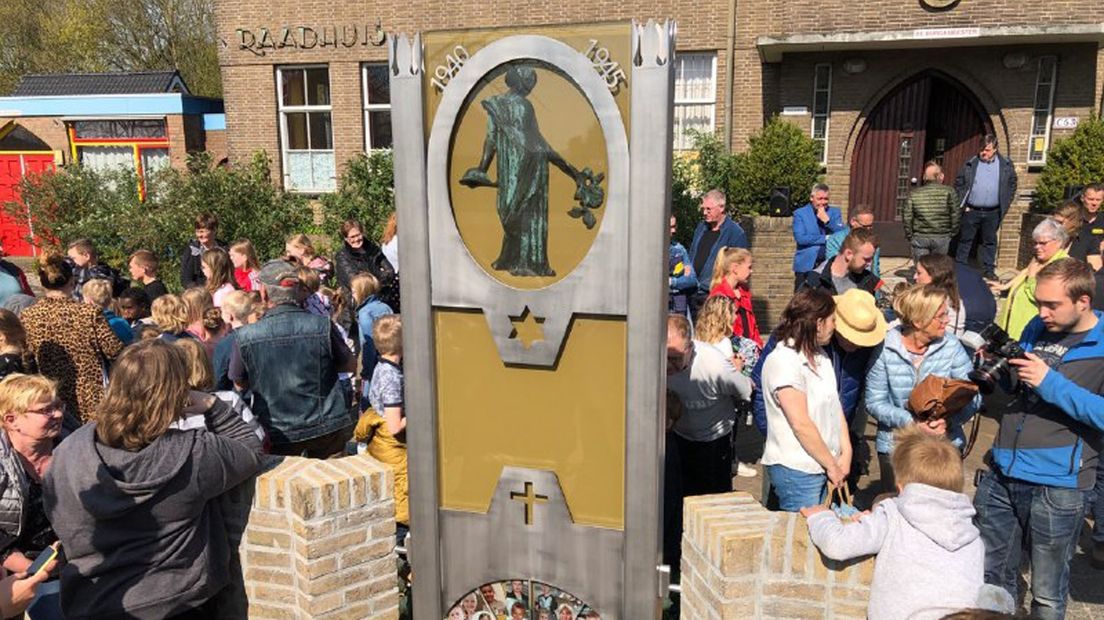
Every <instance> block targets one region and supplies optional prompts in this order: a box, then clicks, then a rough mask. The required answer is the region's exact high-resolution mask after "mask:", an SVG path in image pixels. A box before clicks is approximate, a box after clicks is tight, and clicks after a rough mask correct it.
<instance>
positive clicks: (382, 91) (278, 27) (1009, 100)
mask: <svg viewBox="0 0 1104 620" xmlns="http://www.w3.org/2000/svg"><path fill="white" fill-rule="evenodd" d="M941 7H942V8H941ZM648 17H671V18H674V19H676V20H677V21H678V24H679V37H678V46H679V51H680V53H681V56H682V58H683V60H680V65H679V67H678V68H677V69H678V71H679V77H678V82H679V84H678V85H677V86H676V91H677V92H676V103H677V104H679V106H680V107H679V109H678V110H677V111H676V118H677V119H681V120H678V121H677V122H680V123H685V126H686V127H697V128H711V129H713V130H715V131H717V132H720V133H722V134H724V133H726V132H727V135H728V136H729V138H730V140H731V145H732V147H733V148H734V149H737V150H739V149H741V148H744V147H745V146H746V139H747V137H748V136H749V135H751V134H753V133H755V132H756V131H758V130H759V129H760V128H761V127H762V126H763V123H764V121H765V120H766V119H769V118H770V117H771V116H773V115H776V114H778V115H782V117H783V118H785V119H787V120H789V121H791V122H794V123H796V124H797V125H798V126H800V127H802V128H803V129H804V130H805V131H807V132H809V133H810V135H815V136H817V137H822V139H823V141H824V145H825V148H824V174H825V179H826V180H827V182H828V183H829V184H831V185H832V187H833V194H832V197H833V200H832V201H833V203H835V204H839V205H840V206H842V207H844V208H845V209H846V208H847V207H848V206H849V205H850V204H851V203H852V202H875V203H877V204H872V206H875V207H876V209H877V210H878V219H879V220H880V222H882V228H883V229H884V230H891V229H892V228H894V227H893V222H894V218H895V215H896V212H897V204H896V202H897V200H899V199H900V198H901V196H903V194H904V193H906V192H907V190H908V187H909V183H908V182H909V181H911V179H912V178H913V177H917V176H919V166H921V165H922V163H923V161H924V160H925V159H930V158H935V159H939V160H943V159H944V156H945V155H946V161H945V162H944V163H946V164H947V167H948V170H947V177H948V181H947V182H950V181H951V180H952V179H953V177H954V172H955V171H954V170H952V169H950V168H957V166H958V165H960V163H961V161H962V160H963V157H964V155H963V153H966V152H968V151H972V150H973V149H974V148H975V147H974V143H975V142H976V141H977V140H979V139H980V135H981V132H986V131H992V132H994V133H995V134H996V135H997V136H998V138H999V139H1000V142H1001V148H1002V152H1003V153H1005V154H1006V155H1007V156H1009V157H1010V158H1011V159H1012V161H1013V162H1014V163H1015V164H1016V167H1017V171H1018V172H1019V176H1020V192H1019V195H1018V196H1017V200H1016V202H1015V204H1014V206H1013V211H1012V212H1011V213H1010V215H1009V216H1008V218H1007V219H1006V220H1005V225H1004V226H1003V227H1002V236H1001V251H1000V253H999V257H998V261H999V264H1000V266H1001V267H1004V268H1009V267H1012V266H1014V263H1015V262H1016V253H1017V252H1016V248H1017V244H1018V239H1019V237H1020V220H1021V215H1022V213H1023V211H1024V210H1025V209H1026V208H1027V205H1028V203H1029V199H1030V194H1031V189H1032V187H1033V186H1034V183H1035V177H1036V175H1037V172H1038V170H1039V169H1040V168H1041V166H1042V164H1043V162H1044V161H1045V153H1046V149H1047V148H1049V145H1050V144H1052V143H1053V141H1054V140H1056V139H1059V138H1061V137H1062V136H1063V135H1068V133H1069V132H1071V131H1072V127H1073V126H1074V125H1075V123H1076V122H1077V120H1078V119H1081V118H1085V117H1087V116H1088V115H1089V114H1091V113H1092V111H1093V110H1094V109H1100V108H1101V104H1102V96H1104V90H1102V89H1104V48H1102V47H1101V43H1102V42H1104V4H1101V3H1099V2H1095V1H1093V0H1069V1H1065V2H1047V1H1044V0H998V1H994V2H978V1H976V0H958V1H957V2H953V1H952V2H948V1H947V0H869V1H866V2H844V1H842V0H832V1H831V2H813V1H812V0H784V1H778V0H728V1H725V0H702V1H699V2H687V1H685V0H656V1H654V2H632V3H613V2H580V1H579V0H566V1H565V2H561V3H556V4H555V5H539V4H531V3H517V2H505V1H502V0H490V1H485V2H475V3H467V4H458V3H451V2H444V3H440V2H433V3H430V2H423V1H418V0H415V1H414V2H392V3H380V4H377V5H375V6H372V7H369V8H367V9H365V8H364V7H362V6H360V5H350V4H343V3H323V2H318V1H317V0H295V1H293V0H275V1H272V2H260V1H259V0H220V1H219V2H216V18H217V25H218V34H219V37H220V39H221V40H222V41H223V43H224V44H223V45H221V46H220V50H219V54H220V64H221V66H222V71H223V78H224V79H223V83H224V89H225V101H226V112H227V114H226V122H227V134H228V137H229V145H228V147H229V152H230V155H231V158H232V159H234V160H243V159H245V158H247V157H248V156H249V155H250V154H251V153H252V152H254V151H258V150H265V151H267V152H269V153H270V154H272V155H273V159H274V162H275V164H276V165H275V166H274V168H275V169H274V176H275V180H276V181H278V182H281V183H282V184H283V185H284V186H285V187H288V188H291V189H298V190H301V191H305V192H307V193H318V192H323V191H329V190H330V189H331V188H332V187H334V186H335V184H336V177H338V176H339V175H340V171H341V168H342V166H343V164H344V162H346V161H348V159H349V158H351V157H353V156H354V155H355V154H357V153H360V152H363V151H364V150H365V149H366V148H370V147H376V146H387V145H388V139H389V136H388V135H387V128H386V121H387V114H388V113H387V106H388V105H389V101H387V95H386V92H387V91H386V85H385V84H383V85H379V84H375V83H374V81H375V80H378V79H379V78H380V76H384V75H386V72H385V71H384V70H383V68H382V66H379V65H377V64H376V63H384V62H385V61H386V56H387V53H386V47H384V46H382V45H379V43H381V42H382V41H381V36H380V35H382V33H383V32H384V31H386V32H414V31H430V30H440V29H461V28H479V27H492V26H524V25H539V24H549V23H572V22H595V21H609V20H627V19H630V18H638V19H639V18H648ZM377 25H378V26H377ZM377 28H378V29H379V30H377ZM730 37H731V38H730ZM730 59H731V61H732V62H731V71H730V69H729V65H730V62H729V61H730ZM304 66H305V67H307V68H311V69H321V70H323V71H322V73H320V74H318V75H315V76H314V77H313V78H312V77H311V74H310V73H308V72H307V71H306V70H305V71H304V72H303V73H302V74H301V75H296V74H295V72H296V68H298V67H304ZM319 76H321V77H319ZM730 77H731V79H730ZM322 79H325V80H326V83H327V87H326V92H325V93H324V96H325V99H324V100H322V99H318V97H317V96H318V94H319V92H320V91H318V92H313V93H312V88H314V89H315V90H316V87H317V86H318V84H319V83H320V80H322ZM730 82H731V88H730V87H729V84H730ZM284 86H287V87H288V88H289V89H291V91H296V92H297V89H298V88H304V90H305V91H307V94H308V95H311V96H314V97H315V100H314V101H309V100H307V98H306V96H298V95H295V96H298V97H299V98H298V99H295V98H294V97H293V98H292V99H288V97H287V96H285V95H284V94H283V87H284ZM289 92H290V91H289ZM917 92H919V93H920V94H919V95H917V96H918V97H919V98H920V99H916V98H915V97H913V99H911V100H909V101H911V102H912V103H916V101H920V100H921V99H922V100H923V101H920V104H919V105H918V106H917V105H914V106H913V107H911V108H908V107H907V105H906V104H907V103H909V101H905V100H906V99H909V97H912V96H913V95H915V94H916V93H917ZM925 93H926V94H925ZM906 95H908V96H906ZM952 100H953V101H955V102H962V103H961V105H959V107H953V106H950V104H948V103H947V102H948V101H952ZM729 101H732V102H735V105H732V106H731V114H729ZM898 112H902V113H904V114H905V117H901V115H900V114H898ZM879 115H881V120H880V121H879V123H870V124H868V123H867V121H868V120H870V119H872V118H879ZM948 118H967V119H968V120H969V123H967V124H969V125H970V126H969V127H965V126H963V127H957V128H947V127H945V126H944V125H946V124H947V123H946V122H945V121H946V119H948ZM886 119H888V120H886ZM940 119H943V120H940ZM887 123H888V125H887ZM941 123H942V124H941ZM875 124H877V125H878V126H877V127H874V126H873V125H875ZM681 127H682V125H681V124H680V126H679V127H677V128H676V147H677V146H685V144H684V143H680V142H679V140H678V136H679V135H680V133H681V132H680V128H681ZM879 132H881V133H879ZM886 132H888V133H886ZM372 134H374V136H373V135H372ZM866 134H870V137H869V138H865V141H864V136H865V135H866ZM875 135H877V136H878V138H877V139H875V137H874V136H875ZM289 143H294V144H289ZM868 143H869V144H871V145H874V144H877V147H875V146H869V147H867V146H865V145H866V144H868ZM289 146H290V147H294V148H289ZM956 146H957V147H958V149H957V150H955V149H954V147H956ZM1029 147H1030V148H1029ZM875 148H878V149H882V150H883V151H884V152H874V150H873V149H875ZM863 149H871V154H868V155H866V156H865V157H863V156H859V157H857V151H862V150H863ZM860 155H861V153H860ZM1029 159H1031V160H1033V161H1031V162H1029ZM856 161H861V162H864V163H862V164H861V165H856V164H855V162H856ZM871 161H876V162H877V164H876V165H875V164H872V163H869V162H871ZM875 186H878V187H875ZM795 200H797V197H795ZM898 228H899V227H898Z"/></svg>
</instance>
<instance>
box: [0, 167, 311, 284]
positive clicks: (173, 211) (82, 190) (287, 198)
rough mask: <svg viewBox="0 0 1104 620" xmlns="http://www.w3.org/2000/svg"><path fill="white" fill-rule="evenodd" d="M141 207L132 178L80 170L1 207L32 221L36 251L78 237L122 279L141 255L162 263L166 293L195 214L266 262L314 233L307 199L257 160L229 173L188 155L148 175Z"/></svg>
mask: <svg viewBox="0 0 1104 620" xmlns="http://www.w3.org/2000/svg"><path fill="white" fill-rule="evenodd" d="M147 190H148V191H147V196H146V199H145V200H144V201H143V200H140V199H139V197H138V180H137V178H136V176H135V174H134V173H133V172H130V171H113V172H107V173H100V172H96V171H93V170H91V169H88V168H85V167H82V166H76V165H71V166H65V167H63V168H61V169H60V170H58V171H56V172H50V173H46V174H42V175H36V176H30V177H27V178H25V179H23V181H22V182H21V183H20V192H21V195H22V197H23V202H24V204H25V205H26V206H25V207H24V206H23V205H20V204H16V203H8V204H6V205H4V209H5V210H6V211H7V212H8V213H9V214H23V215H24V216H25V214H26V213H27V212H29V213H30V216H31V221H32V222H33V224H34V232H35V235H36V236H37V237H38V239H37V241H38V243H39V245H41V246H43V247H45V248H47V249H50V248H54V249H59V250H60V249H62V248H63V247H64V244H66V243H68V242H70V241H72V240H74V239H77V238H81V237H86V238H88V239H91V240H92V242H93V243H94V244H95V245H96V248H97V249H98V250H99V253H100V255H101V257H102V258H103V262H105V263H107V264H109V265H112V266H114V267H116V268H119V269H120V270H122V271H123V273H124V275H125V274H126V258H127V257H128V256H129V255H130V253H131V252H133V251H134V250H137V249H139V248H145V249H148V250H150V251H152V252H154V253H155V254H157V255H158V257H159V258H160V259H161V273H160V275H161V278H162V279H163V280H164V281H165V283H166V285H167V286H169V288H171V289H176V288H178V287H179V283H180V252H181V251H182V250H183V249H184V248H185V246H186V244H187V243H188V240H189V239H191V238H192V236H193V232H194V226H193V220H194V218H195V216H196V214H198V213H201V212H208V213H213V214H214V215H215V216H217V217H218V219H219V235H218V236H219V238H220V239H222V240H223V241H226V242H227V243H230V242H233V241H234V240H236V239H241V238H246V239H249V240H251V241H252V242H253V244H254V246H255V247H256V248H257V254H258V256H259V257H260V258H261V259H262V260H264V259H266V258H272V257H275V256H279V255H282V254H283V249H284V239H285V237H286V236H287V235H288V234H290V233H292V232H314V229H313V228H312V224H311V223H312V219H313V218H312V212H311V209H310V207H309V205H308V204H307V201H306V199H304V198H303V197H301V196H297V195H294V194H288V193H286V192H283V191H281V190H279V189H278V188H276V187H275V186H274V185H273V184H272V181H271V176H270V167H269V159H268V157H267V156H266V155H264V154H263V153H258V154H256V155H254V156H253V159H252V160H251V161H250V162H249V163H247V164H244V165H242V166H238V167H235V168H222V167H213V166H212V165H211V159H210V156H209V155H208V154H206V153H200V154H196V155H193V156H192V157H191V158H189V161H188V170H187V171H181V170H175V169H165V170H161V171H159V172H157V173H154V174H152V175H150V178H149V180H148V182H147Z"/></svg>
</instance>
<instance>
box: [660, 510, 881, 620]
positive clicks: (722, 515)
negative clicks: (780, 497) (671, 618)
mask: <svg viewBox="0 0 1104 620" xmlns="http://www.w3.org/2000/svg"><path fill="white" fill-rule="evenodd" d="M683 526H684V531H683V537H682V578H681V585H682V618H683V619H684V620H698V619H709V620H750V619H756V618H764V619H765V618H770V619H772V620H773V619H780V618H801V619H817V620H829V619H830V620H843V619H852V618H853V619H855V620H861V619H864V618H866V603H867V599H868V598H869V595H870V580H871V578H872V577H873V575H874V560H873V558H867V559H865V560H862V561H857V560H856V561H851V562H834V561H831V560H827V559H825V558H824V557H823V556H821V555H820V552H818V551H817V550H816V547H814V546H813V544H812V543H811V542H810V541H809V533H808V528H807V527H806V525H805V518H804V517H802V516H801V515H799V514H795V513H782V512H769V511H768V510H766V509H765V508H763V507H762V506H761V505H760V504H759V503H758V502H756V501H755V499H754V498H752V497H751V495H748V494H747V493H730V494H725V495H703V496H698V497H688V498H686V507H685V513H684V521H683Z"/></svg>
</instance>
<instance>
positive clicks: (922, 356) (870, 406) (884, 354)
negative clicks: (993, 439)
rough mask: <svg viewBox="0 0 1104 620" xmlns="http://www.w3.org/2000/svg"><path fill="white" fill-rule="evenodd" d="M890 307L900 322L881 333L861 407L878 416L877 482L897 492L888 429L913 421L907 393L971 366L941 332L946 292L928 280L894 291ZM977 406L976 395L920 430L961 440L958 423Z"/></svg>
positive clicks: (958, 345)
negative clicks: (879, 479) (882, 338)
mask: <svg viewBox="0 0 1104 620" xmlns="http://www.w3.org/2000/svg"><path fill="white" fill-rule="evenodd" d="M893 309H894V311H895V312H896V313H897V317H898V318H899V319H900V324H899V325H897V326H896V327H893V328H892V329H890V330H889V331H888V332H887V333H886V339H885V343H884V344H883V345H882V347H881V348H880V349H879V350H877V351H875V353H874V362H873V365H872V366H871V367H870V371H869V372H868V373H867V376H866V409H867V411H869V412H870V415H872V416H874V419H875V420H877V421H878V435H877V438H876V440H875V445H876V447H877V450H878V464H879V466H880V467H881V473H882V483H883V484H884V485H885V489H886V490H887V491H889V492H893V491H896V487H895V486H894V479H893V467H892V465H891V464H890V459H889V453H890V451H892V450H893V431H894V430H896V429H898V428H900V427H902V426H906V425H908V424H911V423H912V422H913V417H912V414H911V413H909V412H908V410H907V409H905V406H906V405H907V403H908V399H909V395H910V394H912V388H914V387H915V386H916V385H917V384H918V383H920V380H921V379H923V378H924V377H926V376H928V375H936V376H939V377H946V378H948V379H966V378H967V376H966V375H967V373H969V372H970V370H971V369H972V368H973V365H972V364H971V362H970V355H969V354H968V353H966V349H965V348H963V346H962V343H960V342H959V341H958V339H957V338H955V337H954V336H953V335H951V334H948V333H946V327H947V321H948V318H947V294H946V292H944V291H943V289H941V288H939V287H935V286H932V285H930V284H929V285H917V286H914V287H912V288H910V289H908V290H907V291H905V292H904V293H901V294H899V295H897V298H896V299H894V301H893ZM980 405H981V396H980V395H979V396H976V397H975V398H974V400H973V401H972V402H971V403H970V404H969V405H967V406H966V407H965V408H963V409H962V410H961V411H959V412H958V413H956V414H954V415H951V416H949V417H948V418H947V419H946V420H945V421H939V422H929V423H925V424H923V425H922V426H924V427H925V429H924V430H927V431H929V432H932V433H935V434H940V433H943V432H946V434H947V436H948V437H949V438H950V439H951V440H952V441H953V442H954V443H955V444H956V445H958V446H959V449H961V448H962V446H963V445H964V443H965V435H964V434H963V432H962V425H963V424H965V423H966V422H967V421H969V420H970V418H971V417H972V416H973V415H974V412H975V411H977V408H978V406H980Z"/></svg>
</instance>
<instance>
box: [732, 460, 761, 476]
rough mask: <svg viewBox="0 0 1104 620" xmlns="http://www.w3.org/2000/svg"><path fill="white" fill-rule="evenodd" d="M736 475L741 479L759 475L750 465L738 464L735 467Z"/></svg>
mask: <svg viewBox="0 0 1104 620" xmlns="http://www.w3.org/2000/svg"><path fill="white" fill-rule="evenodd" d="M736 475H737V476H740V477H741V478H754V477H756V476H758V475H759V470H758V469H755V467H754V466H752V465H747V464H745V463H740V464H738V465H737V466H736Z"/></svg>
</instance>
